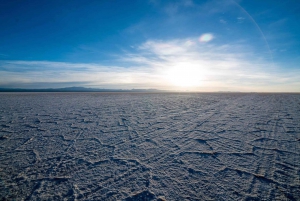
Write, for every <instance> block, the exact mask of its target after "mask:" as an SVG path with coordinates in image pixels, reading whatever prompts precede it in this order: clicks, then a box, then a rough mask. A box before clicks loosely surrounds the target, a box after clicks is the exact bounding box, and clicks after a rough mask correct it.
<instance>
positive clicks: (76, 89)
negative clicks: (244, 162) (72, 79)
mask: <svg viewBox="0 0 300 201" xmlns="http://www.w3.org/2000/svg"><path fill="white" fill-rule="evenodd" d="M0 92H166V91H163V90H158V89H97V88H85V87H65V88H48V89H21V88H0Z"/></svg>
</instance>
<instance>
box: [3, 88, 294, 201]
mask: <svg viewBox="0 0 300 201" xmlns="http://www.w3.org/2000/svg"><path fill="white" fill-rule="evenodd" d="M0 151H1V152H0V178H1V180H0V200H6V199H7V200H125V201H136V200H299V199H300V191H299V189H300V182H299V180H300V179H299V175H300V174H299V172H300V94H298V95H297V94H122V93H119V94H105V93H23V94H22V93H11V94H9V93H2V94H0Z"/></svg>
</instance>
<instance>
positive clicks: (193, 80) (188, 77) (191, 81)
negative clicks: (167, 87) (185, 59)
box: [165, 64, 204, 88]
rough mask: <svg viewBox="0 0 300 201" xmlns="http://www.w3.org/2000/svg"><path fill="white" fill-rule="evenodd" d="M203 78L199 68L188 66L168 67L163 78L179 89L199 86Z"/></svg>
mask: <svg viewBox="0 0 300 201" xmlns="http://www.w3.org/2000/svg"><path fill="white" fill-rule="evenodd" d="M203 76H204V72H203V71H202V70H201V68H199V67H198V66H194V65H190V64H185V65H178V66H173V67H170V68H169V69H168V70H167V71H166V73H165V78H166V79H167V81H168V82H169V83H170V84H171V85H173V86H176V87H181V88H190V87H197V86H201V82H202V80H203Z"/></svg>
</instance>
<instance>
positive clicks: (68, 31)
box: [0, 0, 300, 92]
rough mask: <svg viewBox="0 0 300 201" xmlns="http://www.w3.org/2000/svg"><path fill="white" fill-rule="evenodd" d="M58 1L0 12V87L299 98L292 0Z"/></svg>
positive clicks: (299, 87) (10, 5)
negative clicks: (152, 90)
mask: <svg viewBox="0 0 300 201" xmlns="http://www.w3.org/2000/svg"><path fill="white" fill-rule="evenodd" d="M119 3H120V2H119ZM38 4H39V3H38V2H35V6H37V5H38ZM63 4H65V5H64V6H67V7H69V8H70V9H69V11H64V10H60V8H61V6H62V5H56V4H55V3H53V4H52V3H51V5H48V6H47V7H45V6H44V7H43V6H42V7H41V10H40V11H39V10H34V9H32V10H31V12H29V11H28V10H26V9H25V8H23V7H20V6H21V5H16V4H14V3H8V4H7V5H6V6H9V9H10V13H9V10H6V11H1V12H5V14H4V15H3V16H2V18H3V19H10V18H15V19H18V20H21V22H19V23H16V22H15V21H9V22H3V21H0V25H1V27H2V31H0V35H1V36H2V37H1V39H0V87H9V88H51V87H52V88H58V87H70V86H83V87H99V88H109V89H132V88H156V89H166V90H184V91H185V90H189V91H245V92H248V91H249V92H250V91H257V92H268V91H270V92H300V67H299V63H300V57H299V56H297V52H299V45H297V44H299V39H298V38H297V37H298V36H297V33H300V30H299V28H295V27H293V26H295V23H294V19H297V17H299V14H297V13H296V10H295V9H294V10H293V9H292V10H289V11H288V9H291V8H292V7H297V6H296V5H294V4H293V3H292V2H287V3H283V4H282V5H281V7H280V8H279V7H275V6H273V5H272V1H266V2H264V3H260V1H253V2H252V3H249V2H244V1H237V2H235V1H231V0H228V1H227V0H226V1H225V0H224V1H191V0H182V1H177V2H176V3H174V2H167V1H159V0H157V1H153V0H152V1H149V2H144V3H141V2H138V1H133V2H131V3H129V4H128V5H127V7H124V8H120V7H119V5H118V4H117V3H116V2H115V3H112V2H105V3H103V2H102V3H92V4H88V5H84V6H83V5H82V4H81V2H79V1H74V2H73V3H63ZM28 6H29V5H28ZM4 7H5V6H4ZM25 7H26V6H25ZM47 8H50V10H49V11H47V12H46V11H45V12H46V13H43V12H42V11H43V9H45V10H46V9H47ZM75 8H76V9H75ZM298 8H299V6H298ZM24 9H25V10H24ZM28 9H29V7H28ZM107 9H108V11H106V10H107ZM136 9H140V12H139V11H136V12H132V10H136ZM278 9H280V11H281V14H278ZM58 10H59V11H60V12H59V14H58V15H54V13H55V12H57V11H58ZM101 10H103V13H102V14H101V15H100V14H99V13H101V12H100V11H101ZM115 12H117V13H118V14H115V15H113V13H115ZM153 12H155V13H156V14H153ZM264 12H265V13H268V16H269V18H266V17H265V16H266V14H265V15H264V14H260V13H264ZM287 12H291V13H292V14H290V15H289V16H287ZM129 13H130V14H129ZM46 14H47V15H46ZM49 16H50V18H49ZM81 16H85V18H82V17H81ZM125 16H126V17H125ZM37 17H40V18H41V21H39V20H40V19H39V18H37ZM51 17H52V18H51ZM105 18H107V19H110V20H104V19H105ZM52 19H55V20H54V21H51V20H52ZM79 19H80V20H81V21H80V20H79ZM43 20H44V21H43ZM49 20H50V21H49ZM99 20H100V21H101V20H102V21H101V23H100V22H99ZM103 20H104V21H103ZM5 28H6V29H5ZM50 30H51V31H50Z"/></svg>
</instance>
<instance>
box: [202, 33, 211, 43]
mask: <svg viewBox="0 0 300 201" xmlns="http://www.w3.org/2000/svg"><path fill="white" fill-rule="evenodd" d="M213 38H214V36H213V35H212V34H211V33H206V34H203V35H201V36H200V38H199V41H200V42H202V43H207V42H209V41H211V40H212V39H213Z"/></svg>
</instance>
